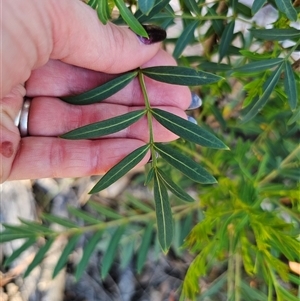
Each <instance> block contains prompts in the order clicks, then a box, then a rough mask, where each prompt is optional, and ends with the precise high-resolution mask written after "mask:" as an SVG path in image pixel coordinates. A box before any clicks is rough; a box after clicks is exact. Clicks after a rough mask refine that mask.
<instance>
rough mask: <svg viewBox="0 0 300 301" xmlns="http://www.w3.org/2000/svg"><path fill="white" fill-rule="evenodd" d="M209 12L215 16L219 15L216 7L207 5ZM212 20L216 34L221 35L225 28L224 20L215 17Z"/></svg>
mask: <svg viewBox="0 0 300 301" xmlns="http://www.w3.org/2000/svg"><path fill="white" fill-rule="evenodd" d="M207 14H208V15H211V16H215V17H217V16H218V14H217V13H216V11H215V9H214V8H213V7H209V6H207ZM211 22H212V26H213V28H214V31H215V32H216V34H217V35H218V36H221V34H222V32H223V30H224V25H223V20H218V19H213V20H211Z"/></svg>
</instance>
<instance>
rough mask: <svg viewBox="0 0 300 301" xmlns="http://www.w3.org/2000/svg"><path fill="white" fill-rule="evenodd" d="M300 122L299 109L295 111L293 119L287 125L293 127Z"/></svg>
mask: <svg viewBox="0 0 300 301" xmlns="http://www.w3.org/2000/svg"><path fill="white" fill-rule="evenodd" d="M299 120H300V107H298V109H297V110H295V112H294V113H293V115H292V116H291V118H290V119H289V120H288V122H287V125H291V124H293V123H294V122H297V121H298V122H299Z"/></svg>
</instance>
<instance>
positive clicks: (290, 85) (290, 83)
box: [283, 61, 298, 110]
mask: <svg viewBox="0 0 300 301" xmlns="http://www.w3.org/2000/svg"><path fill="white" fill-rule="evenodd" d="M283 82H284V88H285V93H286V94H287V97H288V102H289V105H290V107H291V110H295V109H296V106H297V101H298V95H297V94H298V93H297V85H296V80H295V75H294V72H293V69H292V66H291V64H290V62H289V61H285V64H284V81H283Z"/></svg>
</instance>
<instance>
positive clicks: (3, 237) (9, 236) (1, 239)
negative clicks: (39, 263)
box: [0, 231, 37, 244]
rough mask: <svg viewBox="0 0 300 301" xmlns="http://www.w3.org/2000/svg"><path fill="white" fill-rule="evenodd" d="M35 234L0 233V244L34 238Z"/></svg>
mask: <svg viewBox="0 0 300 301" xmlns="http://www.w3.org/2000/svg"><path fill="white" fill-rule="evenodd" d="M36 236H37V233H34V232H31V233H28V232H25V233H12V232H8V231H5V232H1V233H0V243H1V244H3V243H5V242H8V241H12V240H15V239H20V238H36Z"/></svg>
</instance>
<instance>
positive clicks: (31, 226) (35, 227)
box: [19, 218, 54, 235]
mask: <svg viewBox="0 0 300 301" xmlns="http://www.w3.org/2000/svg"><path fill="white" fill-rule="evenodd" d="M19 220H20V222H21V223H22V224H23V225H26V230H29V231H32V232H34V233H43V234H45V235H46V234H52V233H54V231H53V230H52V229H50V228H49V227H47V226H44V225H41V224H38V223H37V222H32V221H27V220H24V219H22V218H19Z"/></svg>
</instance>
